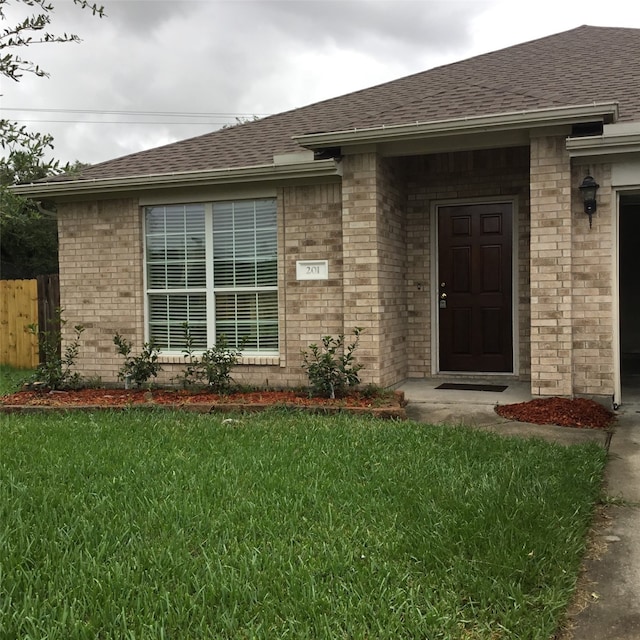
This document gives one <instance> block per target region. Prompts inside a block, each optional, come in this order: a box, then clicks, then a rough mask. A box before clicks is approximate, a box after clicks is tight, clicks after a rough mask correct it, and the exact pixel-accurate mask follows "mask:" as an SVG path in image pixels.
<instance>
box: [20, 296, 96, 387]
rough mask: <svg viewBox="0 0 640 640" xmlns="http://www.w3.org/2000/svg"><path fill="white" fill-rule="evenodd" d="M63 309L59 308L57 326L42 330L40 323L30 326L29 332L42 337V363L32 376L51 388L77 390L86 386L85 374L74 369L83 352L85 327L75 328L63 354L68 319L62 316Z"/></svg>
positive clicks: (40, 345)
mask: <svg viewBox="0 0 640 640" xmlns="http://www.w3.org/2000/svg"><path fill="white" fill-rule="evenodd" d="M62 313H63V310H62V309H57V310H56V314H55V318H54V322H53V323H52V325H53V328H52V329H47V330H43V331H40V329H39V327H38V325H37V324H30V325H28V326H27V331H28V332H29V333H30V334H32V335H34V336H36V337H37V338H38V344H39V348H40V359H41V362H40V364H39V365H38V367H37V368H36V372H35V374H34V376H33V378H32V381H33V382H34V383H38V384H39V385H41V386H42V387H45V388H47V389H55V390H59V389H77V388H79V387H81V386H82V376H81V375H80V374H79V373H78V372H77V371H72V369H73V367H74V366H75V363H76V358H77V357H78V353H79V352H80V336H81V335H82V333H83V332H84V327H83V326H82V325H81V324H77V325H75V326H74V327H73V332H74V338H73V340H71V341H70V342H69V343H68V344H67V346H66V347H65V349H64V354H62V329H63V328H64V326H65V325H66V324H67V321H66V320H65V319H64V318H63V317H62Z"/></svg>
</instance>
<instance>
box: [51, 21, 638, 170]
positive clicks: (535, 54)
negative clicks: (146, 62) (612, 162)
mask: <svg viewBox="0 0 640 640" xmlns="http://www.w3.org/2000/svg"><path fill="white" fill-rule="evenodd" d="M606 101H617V102H619V119H618V121H619V122H625V121H627V122H628V121H640V29H626V28H612V27H590V26H582V27H578V28H576V29H572V30H570V31H565V32H563V33H559V34H556V35H552V36H548V37H545V38H541V39H538V40H533V41H531V42H526V43H523V44H519V45H516V46H512V47H508V48H506V49H501V50H499V51H494V52H492V53H487V54H483V55H480V56H476V57H474V58H469V59H467V60H463V61H461V62H456V63H453V64H448V65H445V66H441V67H437V68H435V69H430V70H428V71H424V72H421V73H417V74H414V75H411V76H407V77H405V78H400V79H398V80H394V81H391V82H387V83H384V84H381V85H378V86H375V87H371V88H368V89H363V90H361V91H356V92H354V93H349V94H346V95H343V96H340V97H337V98H332V99H330V100H325V101H322V102H318V103H315V104H311V105H309V106H306V107H302V108H299V109H294V110H292V111H287V112H284V113H280V114H276V115H273V116H269V117H266V118H264V119H262V120H257V121H255V122H249V123H246V124H243V125H239V126H236V127H232V128H230V129H221V130H218V131H214V132H212V133H208V134H205V135H202V136H198V137H195V138H190V139H187V140H181V141H179V142H175V143H172V144H168V145H164V146H162V147H157V148H155V149H149V150H147V151H141V152H138V153H134V154H131V155H128V156H124V157H121V158H117V159H115V160H109V161H107V162H102V163H100V164H96V165H93V166H91V167H88V168H87V169H85V170H84V171H83V173H82V174H81V176H80V177H78V176H76V177H75V178H74V179H76V180H78V179H82V180H84V179H87V180H93V179H99V178H120V177H133V176H145V175H153V174H171V173H176V172H185V171H200V170H202V171H205V170H211V169H222V168H236V167H247V166H255V165H262V164H270V163H271V162H272V161H273V155H274V154H276V153H288V152H295V151H299V150H300V147H299V146H298V145H297V143H296V142H295V141H293V140H292V136H294V135H303V134H308V133H318V132H330V131H346V130H352V129H362V128H369V127H378V126H382V125H385V126H390V125H402V124H410V123H415V122H430V121H437V120H447V119H451V118H461V117H472V116H480V115H489V114H497V113H503V112H511V111H524V110H531V109H543V108H550V107H561V106H571V105H580V104H585V103H589V102H606ZM57 179H58V180H60V179H64V178H63V177H62V176H60V177H58V178H57ZM67 179H68V178H67Z"/></svg>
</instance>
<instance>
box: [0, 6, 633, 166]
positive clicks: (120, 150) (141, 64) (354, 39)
mask: <svg viewBox="0 0 640 640" xmlns="http://www.w3.org/2000/svg"><path fill="white" fill-rule="evenodd" d="M53 2H54V5H55V7H56V11H55V13H54V15H53V21H52V29H51V30H52V31H53V32H60V31H66V32H74V33H78V34H79V35H80V36H81V37H82V39H83V42H82V43H80V44H65V45H41V46H39V47H37V48H36V47H32V48H31V49H29V50H27V51H25V52H23V54H26V53H28V54H30V55H31V56H32V57H34V58H35V59H36V60H37V62H39V63H40V64H41V65H42V66H43V67H44V68H46V69H47V70H48V71H49V72H50V73H51V78H49V79H41V78H33V77H25V78H24V79H23V81H22V82H20V83H19V84H15V85H12V83H7V82H4V83H3V88H2V90H3V93H4V96H3V98H2V105H3V108H4V109H5V111H3V117H7V118H14V119H20V120H21V121H26V120H41V122H40V123H30V126H32V127H33V128H35V129H37V130H41V131H49V132H51V133H52V134H53V135H54V136H55V139H56V155H57V157H59V158H61V159H62V160H65V161H66V160H70V161H73V160H76V159H77V160H81V161H85V162H98V161H102V160H106V159H109V158H112V157H117V156H120V155H123V154H126V153H131V152H135V151H138V150H140V149H143V148H148V147H151V146H157V145H158V144H163V143H165V142H170V141H173V140H177V139H180V138H186V137H190V136H194V135H199V134H201V133H205V132H207V131H210V130H213V129H216V128H218V127H219V126H221V125H222V124H224V123H225V122H228V123H233V122H235V118H234V115H235V114H237V115H253V114H256V115H264V114H267V113H274V112H278V111H283V110H287V109H291V108H295V107H299V106H302V105H304V104H309V103H312V102H316V101H318V100H323V99H326V98H330V97H333V96H337V95H341V94H343V93H347V92H349V91H353V90H357V89H362V88H364V87H367V86H372V85H374V84H379V83H381V82H386V81H389V80H393V79H394V78H397V77H401V76H404V75H408V74H410V73H416V72H418V71H422V70H424V69H427V68H431V67H433V66H437V65H440V64H445V63H448V62H453V61H455V60H459V59H462V58H465V57H469V56H471V55H476V54H478V53H483V52H486V51H490V50H495V49H498V48H502V47H504V46H509V45H511V44H515V43H517V42H522V41H526V40H530V39H533V38H536V37H540V36H543V35H548V34H551V33H555V32H558V31H563V30H565V29H570V28H573V27H576V26H579V25H580V24H581V23H583V22H587V23H594V21H593V20H589V19H588V18H589V17H590V16H596V17H597V24H607V23H604V22H602V19H607V20H608V21H609V22H608V24H616V25H617V26H636V27H640V8H636V7H635V6H632V5H627V4H626V3H625V4H622V3H620V2H618V1H617V0H611V1H610V2H608V3H607V12H606V15H605V13H604V12H603V11H602V8H601V5H599V4H596V3H595V2H593V1H592V0H584V1H583V2H579V3H578V2H574V1H573V0H570V1H566V0H565V1H564V2H549V1H548V0H540V2H538V3H536V4H535V5H522V3H517V2H513V0H340V1H335V0H279V1H271V0H259V1H257V0H203V1H199V2H198V1H191V0H172V1H161V2H159V1H157V0H103V2H104V4H105V8H106V11H107V14H108V17H106V18H103V19H98V18H96V17H94V16H92V15H91V14H90V12H88V11H86V10H85V11H82V10H80V9H79V8H78V7H77V6H74V5H73V4H72V2H71V0H53ZM18 4H19V5H22V3H18ZM585 16H586V18H585ZM7 85H8V86H7ZM26 107H28V108H30V109H78V110H94V111H95V113H75V114H74V113H55V112H45V111H8V110H6V109H8V108H22V109H24V108H26ZM109 110H110V111H124V112H133V111H137V112H139V111H146V112H179V113H186V112H189V113H210V114H226V115H213V116H211V117H210V118H208V119H206V120H203V119H194V118H192V119H185V118H179V117H177V116H170V117H160V116H157V115H156V116H148V117H142V116H140V115H135V114H133V113H129V114H102V113H101V112H104V111H109ZM63 119H67V120H71V121H72V122H69V123H60V122H44V120H63ZM96 121H99V122H111V123H110V124H98V123H97V122H96ZM116 121H117V123H119V124H117V123H115V122H116ZM131 122H137V124H131ZM150 123H164V124H150Z"/></svg>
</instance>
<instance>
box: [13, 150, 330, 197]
mask: <svg viewBox="0 0 640 640" xmlns="http://www.w3.org/2000/svg"><path fill="white" fill-rule="evenodd" d="M340 172H341V166H340V162H339V161H336V160H334V159H328V160H315V161H310V162H297V163H293V164H276V163H274V164H268V165H257V166H253V167H229V168H224V169H210V170H206V171H183V172H175V173H159V174H151V175H140V176H135V175H134V176H122V177H116V178H95V179H92V180H68V181H67V180H65V181H57V182H33V183H30V184H21V185H14V186H13V187H11V190H12V191H13V192H14V193H16V194H18V195H22V196H28V197H30V198H39V199H42V198H56V197H65V196H78V195H93V194H98V193H99V194H105V195H106V194H113V193H124V192H131V191H149V190H157V189H170V188H175V187H200V186H215V185H220V184H242V183H255V182H274V181H286V180H299V179H313V178H323V177H331V176H339V175H340Z"/></svg>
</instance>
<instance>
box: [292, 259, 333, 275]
mask: <svg viewBox="0 0 640 640" xmlns="http://www.w3.org/2000/svg"><path fill="white" fill-rule="evenodd" d="M328 278H329V261H328V260H297V261H296V279H297V280H327V279H328Z"/></svg>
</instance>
